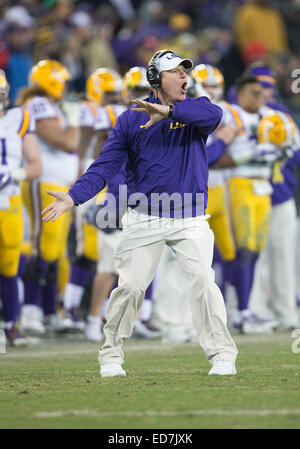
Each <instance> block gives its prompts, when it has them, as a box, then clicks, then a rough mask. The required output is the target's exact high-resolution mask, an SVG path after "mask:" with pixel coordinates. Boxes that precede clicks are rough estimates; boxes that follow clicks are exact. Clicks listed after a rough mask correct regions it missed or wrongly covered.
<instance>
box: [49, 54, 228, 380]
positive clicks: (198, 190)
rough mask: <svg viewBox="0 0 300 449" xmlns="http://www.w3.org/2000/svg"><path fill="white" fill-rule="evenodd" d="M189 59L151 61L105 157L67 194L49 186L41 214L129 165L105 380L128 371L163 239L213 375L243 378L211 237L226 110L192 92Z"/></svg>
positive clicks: (78, 198) (87, 193)
mask: <svg viewBox="0 0 300 449" xmlns="http://www.w3.org/2000/svg"><path fill="white" fill-rule="evenodd" d="M192 65H193V64H192V61H190V60H189V59H181V58H180V57H179V56H177V55H176V54H174V53H173V52H172V51H170V50H162V51H160V52H157V53H155V55H154V56H153V57H152V59H151V61H150V63H149V66H148V69H147V78H148V81H149V84H150V86H151V93H150V95H149V98H148V99H146V100H145V101H143V100H135V103H136V104H137V106H138V107H134V108H129V109H128V110H127V111H125V112H124V113H123V114H121V115H120V117H119V118H118V121H117V123H116V125H115V127H114V129H113V131H112V133H111V135H110V136H109V138H108V139H107V141H106V143H105V145H104V147H103V149H102V151H101V154H100V156H99V157H98V159H96V160H95V161H94V163H93V164H92V165H91V166H90V167H89V169H88V170H87V171H86V173H85V174H83V175H82V176H81V178H80V179H79V180H78V181H77V182H76V184H75V185H74V186H73V187H72V188H71V189H70V191H69V192H68V194H60V193H59V192H52V191H49V192H48V193H49V194H50V195H52V196H54V197H55V201H54V202H53V203H52V204H51V205H50V206H49V207H47V208H46V209H44V211H42V214H45V215H44V218H43V219H44V220H45V221H50V220H52V221H54V220H56V219H57V218H58V217H60V216H61V215H62V214H63V213H64V212H65V211H67V210H69V209H71V208H72V206H74V205H75V206H77V205H79V204H82V203H84V202H85V201H87V200H89V199H90V198H92V197H93V196H94V195H96V194H97V193H98V192H99V191H100V190H102V189H103V188H104V187H105V185H106V183H107V182H108V181H109V180H110V179H111V178H112V177H113V176H114V175H115V174H116V173H117V172H118V171H119V170H120V168H121V166H122V165H123V164H124V163H126V185H127V187H128V206H129V207H128V209H127V212H125V214H124V215H123V218H122V224H123V231H122V239H121V242H120V245H119V247H118V249H117V251H116V254H115V259H116V265H117V269H118V273H119V283H118V287H117V288H116V289H114V290H113V292H112V294H111V296H110V300H109V305H108V309H107V324H106V325H105V327H104V334H105V338H106V339H105V343H104V345H103V346H102V347H101V349H100V352H99V362H100V367H101V368H100V374H101V376H102V377H112V376H125V375H126V373H125V371H124V370H123V368H122V363H123V360H124V355H123V351H122V344H123V339H124V338H128V337H130V335H131V333H132V329H133V326H134V323H135V319H136V313H137V310H138V309H139V308H140V306H141V304H142V302H143V299H144V294H145V290H146V288H147V287H148V285H149V284H150V282H151V280H152V279H153V277H154V275H155V272H156V269H157V266H158V263H159V259H160V256H161V253H162V250H163V247H164V245H165V244H167V245H169V246H170V247H172V249H173V250H174V252H175V253H176V256H177V257H178V261H179V263H180V265H181V268H182V271H183V273H184V275H185V279H186V296H187V298H188V299H189V300H190V303H191V307H192V311H193V315H194V321H195V326H196V329H197V333H198V337H199V343H200V345H201V346H202V348H203V350H204V352H205V354H206V357H207V359H208V361H209V362H210V363H211V365H212V368H211V370H210V371H209V374H219V375H233V374H236V369H235V359H236V355H237V348H236V346H235V343H234V341H233V340H232V338H231V336H230V334H229V331H228V329H227V325H226V309H225V305H224V300H223V297H222V294H221V292H220V290H219V288H218V287H217V285H216V284H215V281H214V273H213V270H212V268H211V263H212V257H213V244H214V236H213V233H212V231H211V229H210V228H209V224H208V222H207V221H206V219H207V216H205V209H206V204H207V177H208V168H207V159H206V151H205V144H206V140H207V137H208V135H209V134H210V133H211V132H212V131H214V129H215V128H216V127H217V126H218V124H219V123H220V120H221V117H222V110H221V109H220V108H219V107H218V106H216V105H214V104H212V103H211V102H210V101H209V100H208V98H204V97H202V98H195V99H190V98H188V97H187V95H186V92H187V75H186V69H191V68H192Z"/></svg>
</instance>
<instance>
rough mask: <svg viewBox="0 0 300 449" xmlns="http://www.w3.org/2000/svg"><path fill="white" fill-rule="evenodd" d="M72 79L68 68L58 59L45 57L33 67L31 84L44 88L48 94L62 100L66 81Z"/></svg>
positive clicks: (30, 76)
mask: <svg viewBox="0 0 300 449" xmlns="http://www.w3.org/2000/svg"><path fill="white" fill-rule="evenodd" d="M69 79H70V74H69V71H68V70H67V68H66V67H65V66H64V65H63V64H61V63H60V62H58V61H54V60H52V59H45V60H43V61H40V62H38V63H37V64H36V65H35V66H34V67H32V69H31V72H30V75H29V81H30V84H32V85H36V86H39V87H41V88H42V89H44V90H45V91H46V92H48V94H50V95H52V96H53V97H54V98H56V99H58V100H60V99H61V98H62V97H63V94H64V90H65V87H66V82H67V81H68V80H69Z"/></svg>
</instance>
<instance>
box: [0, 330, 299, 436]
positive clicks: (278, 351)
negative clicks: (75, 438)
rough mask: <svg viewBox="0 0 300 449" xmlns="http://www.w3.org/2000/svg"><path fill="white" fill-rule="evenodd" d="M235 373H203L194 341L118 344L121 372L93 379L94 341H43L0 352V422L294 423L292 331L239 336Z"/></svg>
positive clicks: (130, 425)
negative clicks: (122, 352)
mask: <svg viewBox="0 0 300 449" xmlns="http://www.w3.org/2000/svg"><path fill="white" fill-rule="evenodd" d="M235 340H236V343H237V345H238V349H239V355H238V360H237V369H238V374H237V375H236V376H228V377H221V376H208V370H209V368H210V365H209V364H208V363H207V361H206V359H205V357H204V354H203V352H202V351H201V349H200V348H199V346H198V345H197V344H195V343H190V344H185V345H179V346H178V345H164V344H161V343H160V341H136V340H130V341H128V342H126V344H125V356H126V362H125V363H124V368H125V370H126V371H127V377H126V378H108V379H101V378H100V376H99V368H98V361H97V356H98V347H97V345H96V344H92V343H87V342H84V341H82V340H80V339H78V338H77V341H71V340H70V341H69V340H65V339H64V340H63V339H49V340H43V341H42V342H41V343H40V344H39V345H37V346H32V347H30V348H23V349H22V348H8V350H7V353H6V354H0V403H1V404H2V405H1V406H0V428H2V429H3V428H10V429H12V428H13V429H26V428H34V429H47V428H48V429H50V428H52V429H53V428H57V429H61V428H65V429H71V428H72V429H80V428H81V429H83V428H94V429H106V428H110V429H140V428H150V429H151V428H152V429H154V428H156V429H176V428H177V429H184V428H185V429H202V428H207V429H208V428H214V429H215V428H227V429H228V428H231V429H232V428H280V429H283V428H285V429H286V428H300V363H299V362H300V353H298V354H294V353H293V352H292V350H291V344H292V339H291V336H290V334H274V335H268V336H238V337H236V338H235Z"/></svg>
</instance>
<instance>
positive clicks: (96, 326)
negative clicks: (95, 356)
mask: <svg viewBox="0 0 300 449" xmlns="http://www.w3.org/2000/svg"><path fill="white" fill-rule="evenodd" d="M84 335H85V338H86V339H87V340H89V341H96V342H99V341H101V340H103V338H104V335H103V332H102V331H101V320H100V318H97V317H88V318H87V323H86V325H85V329H84Z"/></svg>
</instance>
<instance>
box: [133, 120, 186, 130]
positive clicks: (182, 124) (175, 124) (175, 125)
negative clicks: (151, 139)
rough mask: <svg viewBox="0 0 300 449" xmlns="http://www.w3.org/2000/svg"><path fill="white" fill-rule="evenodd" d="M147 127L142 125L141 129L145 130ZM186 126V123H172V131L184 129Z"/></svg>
mask: <svg viewBox="0 0 300 449" xmlns="http://www.w3.org/2000/svg"><path fill="white" fill-rule="evenodd" d="M145 126H146V125H140V128H145ZM184 126H186V124H185V123H179V122H171V123H170V129H178V128H183V127H184Z"/></svg>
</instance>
